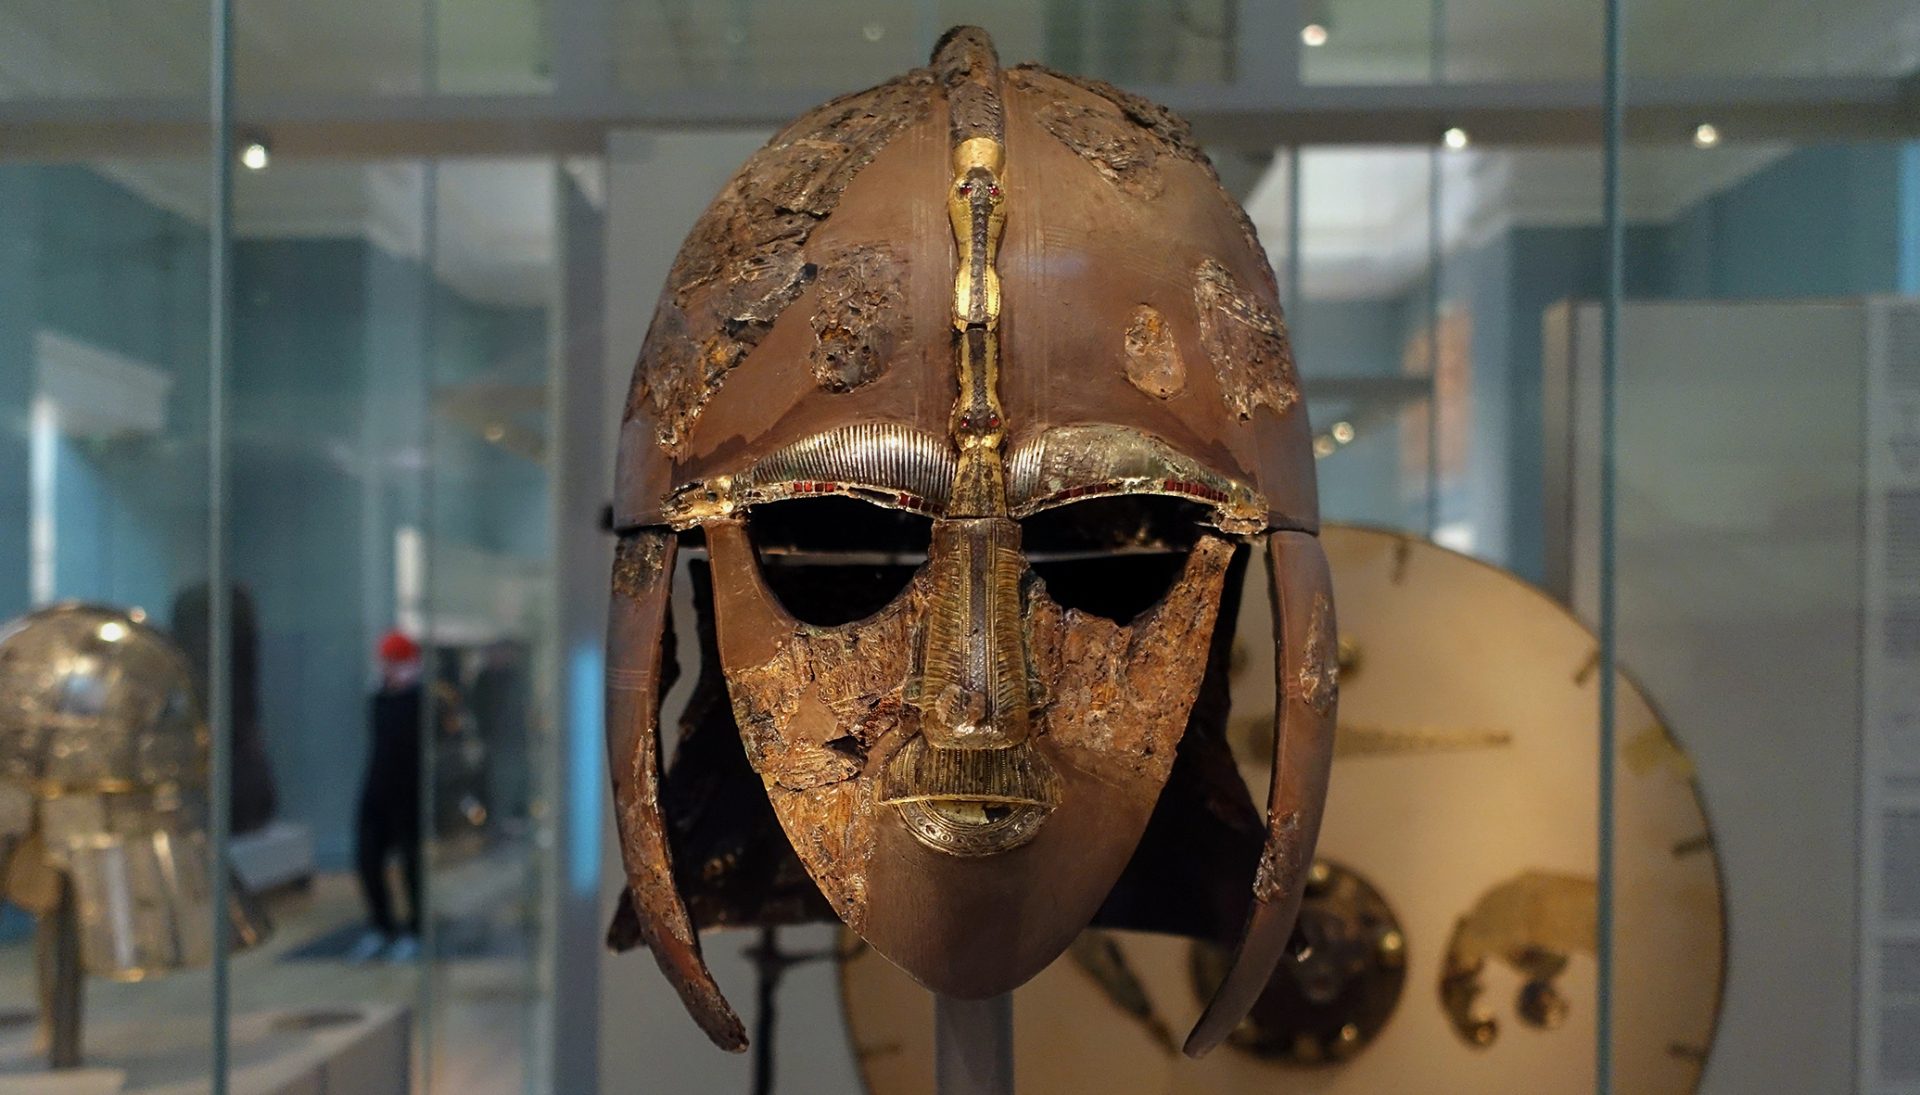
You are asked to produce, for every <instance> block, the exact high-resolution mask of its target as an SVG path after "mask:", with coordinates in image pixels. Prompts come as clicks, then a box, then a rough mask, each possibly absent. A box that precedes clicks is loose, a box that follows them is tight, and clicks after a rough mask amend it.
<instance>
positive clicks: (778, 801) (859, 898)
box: [722, 556, 925, 930]
mask: <svg viewBox="0 0 1920 1095" xmlns="http://www.w3.org/2000/svg"><path fill="white" fill-rule="evenodd" d="M723 558H730V556H728V557H723ZM749 565H750V564H749ZM923 584H924V583H922V582H915V583H914V584H913V585H912V586H910V587H909V592H908V593H907V594H906V595H904V596H902V597H901V598H900V599H899V600H897V601H896V602H894V604H893V605H891V606H889V607H888V608H887V609H885V610H883V611H882V612H880V613H879V614H877V615H875V616H872V617H869V618H868V619H866V620H863V621H861V622H860V623H859V624H857V625H854V626H849V627H832V628H827V627H808V626H800V627H798V628H797V629H796V630H795V631H794V632H793V633H792V634H791V636H790V637H788V638H786V639H785V640H784V641H782V642H781V644H780V647H779V650H778V653H777V654H776V655H775V656H774V657H773V659H772V660H770V661H767V662H764V663H762V664H759V665H741V664H738V662H737V661H736V660H728V662H727V685H728V691H729V693H730V694H731V695H732V698H733V714H734V720H735V722H736V723H737V724H738V725H739V727H740V736H741V740H742V741H743V742H744V743H745V745H746V749H747V759H748V760H749V761H750V762H751V763H752V765H753V769H754V771H755V772H758V773H759V775H760V778H761V780H762V781H763V782H764V783H765V784H766V787H767V794H768V796H769V798H771V799H772V801H773V807H774V812H775V814H777V815H778V816H779V818H780V825H781V827H782V828H783V829H785V830H786V833H787V838H788V840H790V841H791V842H792V844H793V848H794V851H795V853H797V854H798V855H799V856H800V859H801V862H803V863H805V864H806V867H807V870H808V873H810V874H812V875H813V878H814V881H816V882H817V883H819V885H820V891H821V893H823V894H824V895H825V896H826V898H827V901H828V902H829V903H830V904H832V905H833V908H834V911H835V912H836V913H838V914H839V916H840V917H841V919H843V920H845V921H846V922H847V923H848V924H849V925H852V926H853V927H854V928H855V929H856V930H858V929H859V927H860V925H861V923H862V922H863V917H864V915H865V909H866V878H867V863H868V860H869V859H870V858H871V857H872V855H873V842H874V834H873V805H874V804H873V782H872V781H871V780H868V779H864V778H856V777H861V776H863V774H864V773H865V772H866V771H867V770H868V769H869V767H870V766H871V765H870V758H872V757H876V756H886V755H890V754H891V752H892V751H893V750H894V749H895V748H897V747H898V745H899V744H900V741H901V739H902V736H903V735H902V723H903V721H905V719H906V716H907V714H908V709H907V708H906V706H905V704H903V703H902V701H901V693H902V690H903V689H904V688H905V686H906V682H907V678H908V676H909V675H910V674H909V671H910V668H911V661H912V656H913V641H912V637H913V630H914V627H913V624H914V617H915V615H916V614H917V613H916V610H917V609H918V608H920V607H921V606H922V605H923V603H924V600H925V596H924V592H922V589H921V587H922V585H923ZM722 649H723V651H724V650H725V646H724V639H723V647H722ZM724 657H725V655H724V653H723V658H724Z"/></svg>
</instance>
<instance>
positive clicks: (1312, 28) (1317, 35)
mask: <svg viewBox="0 0 1920 1095" xmlns="http://www.w3.org/2000/svg"><path fill="white" fill-rule="evenodd" d="M1300 44H1301V45H1303V46H1313V47H1319V46H1324V45H1326V44H1327V28H1326V25H1325V24H1322V23H1308V24H1307V25H1306V26H1304V27H1301V28H1300Z"/></svg>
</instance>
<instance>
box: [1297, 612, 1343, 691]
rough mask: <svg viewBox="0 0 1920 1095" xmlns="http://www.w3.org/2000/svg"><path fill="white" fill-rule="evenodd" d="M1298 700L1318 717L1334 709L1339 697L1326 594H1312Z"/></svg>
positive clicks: (1331, 617)
mask: <svg viewBox="0 0 1920 1095" xmlns="http://www.w3.org/2000/svg"><path fill="white" fill-rule="evenodd" d="M1297 681H1298V687H1299V689H1300V699H1301V700H1302V701H1303V702H1305V703H1306V705H1307V706H1308V707H1311V708H1313V710H1314V712H1315V713H1316V714H1319V715H1325V714H1326V713H1327V712H1328V711H1331V710H1333V703H1334V700H1336V699H1338V698H1339V696H1340V663H1339V655H1338V652H1337V651H1335V649H1334V639H1333V606H1332V605H1331V604H1330V603H1329V602H1328V601H1327V597H1326V594H1324V593H1321V594H1315V595H1314V598H1313V615H1312V617H1311V618H1310V619H1309V620H1308V622H1307V648H1306V650H1305V651H1303V652H1302V653H1301V655H1300V673H1299V676H1298V678H1297Z"/></svg>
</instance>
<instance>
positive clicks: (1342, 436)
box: [1330, 421, 1353, 445]
mask: <svg viewBox="0 0 1920 1095" xmlns="http://www.w3.org/2000/svg"><path fill="white" fill-rule="evenodd" d="M1330 432H1331V433H1332V434H1333V439H1334V440H1335V441H1338V442H1340V443H1341V444H1342V445H1347V444H1351V443H1352V442H1353V423H1351V422H1345V421H1342V422H1335V423H1334V424H1333V429H1332V430H1331V431H1330Z"/></svg>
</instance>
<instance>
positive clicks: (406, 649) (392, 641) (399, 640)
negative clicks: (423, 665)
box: [380, 630, 420, 663]
mask: <svg viewBox="0 0 1920 1095" xmlns="http://www.w3.org/2000/svg"><path fill="white" fill-rule="evenodd" d="M380 660H381V661H383V662H388V663H392V662H412V661H418V660H420V644H419V643H416V642H414V641H413V640H412V639H409V638H407V636H406V633H405V632H402V631H399V630H394V631H389V632H387V633H386V634H385V635H382V636H381V637H380Z"/></svg>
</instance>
